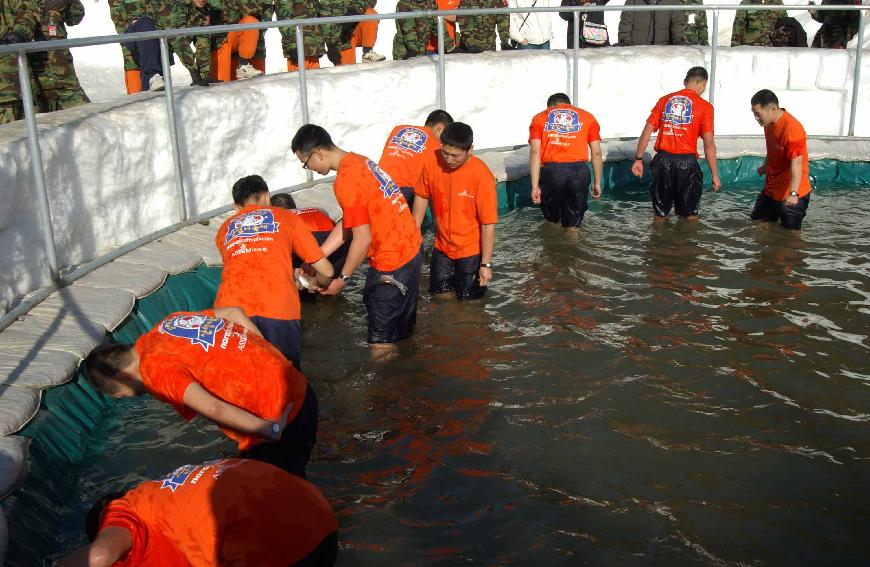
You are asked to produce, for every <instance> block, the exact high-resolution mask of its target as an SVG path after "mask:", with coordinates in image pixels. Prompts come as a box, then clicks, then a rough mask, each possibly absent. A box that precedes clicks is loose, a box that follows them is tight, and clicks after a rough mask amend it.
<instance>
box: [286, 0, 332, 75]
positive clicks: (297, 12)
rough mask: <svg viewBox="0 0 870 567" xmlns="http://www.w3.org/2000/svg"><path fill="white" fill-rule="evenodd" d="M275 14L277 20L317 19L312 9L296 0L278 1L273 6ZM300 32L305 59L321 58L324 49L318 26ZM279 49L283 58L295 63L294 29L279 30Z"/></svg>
mask: <svg viewBox="0 0 870 567" xmlns="http://www.w3.org/2000/svg"><path fill="white" fill-rule="evenodd" d="M275 14H276V15H277V17H278V19H279V20H291V19H299V18H314V17H317V16H316V13H315V12H314V9H313V7H311V6H309V5H308V4H307V3H306V2H300V1H298V0H278V2H277V3H276V4H275ZM302 31H303V34H302V43H303V48H304V52H305V57H318V58H319V57H321V56H322V55H323V54H324V53H325V49H324V47H323V36H321V34H320V26H305V27H304V28H303V29H302ZM281 47H282V48H283V51H284V57H285V58H286V59H290V60H291V61H293V62H296V59H297V57H296V28H281Z"/></svg>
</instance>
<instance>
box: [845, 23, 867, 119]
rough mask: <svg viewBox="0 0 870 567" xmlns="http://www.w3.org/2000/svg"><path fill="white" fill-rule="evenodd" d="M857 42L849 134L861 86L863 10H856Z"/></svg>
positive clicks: (856, 109)
mask: <svg viewBox="0 0 870 567" xmlns="http://www.w3.org/2000/svg"><path fill="white" fill-rule="evenodd" d="M858 13H859V14H860V15H861V18H860V19H859V20H858V33H857V34H856V35H857V37H858V43H857V44H856V45H855V74H854V75H853V76H852V108H851V110H849V135H850V136H854V135H855V113H856V112H857V111H858V90H859V88H860V86H861V54H862V53H863V51H864V12H858Z"/></svg>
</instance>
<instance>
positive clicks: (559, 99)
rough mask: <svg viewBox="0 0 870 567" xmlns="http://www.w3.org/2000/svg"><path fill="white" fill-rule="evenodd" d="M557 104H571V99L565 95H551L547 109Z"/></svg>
mask: <svg viewBox="0 0 870 567" xmlns="http://www.w3.org/2000/svg"><path fill="white" fill-rule="evenodd" d="M557 104H571V98H570V97H569V96H568V95H566V94H565V93H556V94H551V95H550V98H548V99H547V108H549V107H551V106H556V105H557Z"/></svg>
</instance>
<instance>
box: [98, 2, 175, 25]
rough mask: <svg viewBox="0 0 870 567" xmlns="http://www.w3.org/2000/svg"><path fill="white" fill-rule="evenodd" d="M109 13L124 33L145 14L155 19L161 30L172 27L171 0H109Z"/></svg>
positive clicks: (155, 23)
mask: <svg viewBox="0 0 870 567" xmlns="http://www.w3.org/2000/svg"><path fill="white" fill-rule="evenodd" d="M109 15H110V16H111V17H112V22H113V23H114V24H115V31H117V32H118V33H124V31H125V30H126V29H127V28H128V27H130V24H132V23H133V22H134V21H136V20H138V19H139V18H141V17H143V16H148V17H150V18H151V19H152V20H154V25H155V27H156V28H157V29H159V30H160V29H169V28H170V27H172V3H171V2H170V1H169V0H109Z"/></svg>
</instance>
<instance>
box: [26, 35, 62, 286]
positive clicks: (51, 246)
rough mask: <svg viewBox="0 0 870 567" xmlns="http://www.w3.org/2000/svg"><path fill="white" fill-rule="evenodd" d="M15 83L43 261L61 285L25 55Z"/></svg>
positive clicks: (54, 279) (28, 69)
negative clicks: (21, 107) (18, 89)
mask: <svg viewBox="0 0 870 567" xmlns="http://www.w3.org/2000/svg"><path fill="white" fill-rule="evenodd" d="M18 80H19V82H20V83H21V101H22V103H24V120H25V121H26V122H27V146H28V149H29V151H30V169H31V170H32V171H33V183H34V185H35V187H36V200H37V203H38V206H39V217H40V219H39V220H40V224H41V225H42V226H41V228H42V239H43V243H44V244H45V259H46V261H47V262H48V274H49V276H51V281H53V282H54V283H59V282H60V269H59V268H58V262H57V243H56V242H55V241H54V227H52V224H51V208H50V207H49V206H48V191H47V189H46V187H45V171H44V170H43V168H42V151H41V150H40V149H39V137H38V136H39V134H38V132H37V130H36V113H35V112H34V110H33V90H32V89H31V88H30V66H29V64H28V63H27V54H26V53H24V52H23V51H19V52H18Z"/></svg>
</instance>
